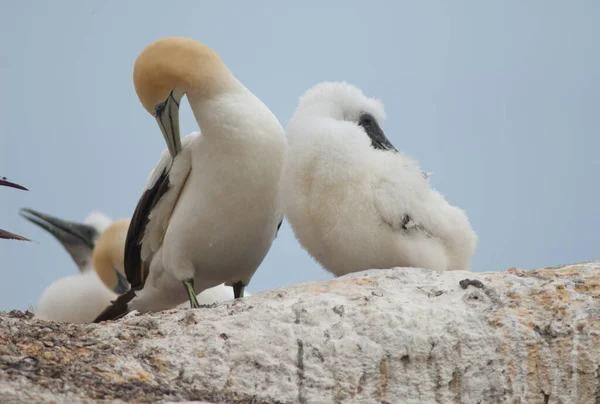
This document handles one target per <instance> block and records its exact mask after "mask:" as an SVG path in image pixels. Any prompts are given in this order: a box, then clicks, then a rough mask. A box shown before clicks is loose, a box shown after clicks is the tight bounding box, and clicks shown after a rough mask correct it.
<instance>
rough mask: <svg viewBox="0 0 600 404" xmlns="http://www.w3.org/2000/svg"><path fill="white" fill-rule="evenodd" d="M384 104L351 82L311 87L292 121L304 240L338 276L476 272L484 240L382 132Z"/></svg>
mask: <svg viewBox="0 0 600 404" xmlns="http://www.w3.org/2000/svg"><path fill="white" fill-rule="evenodd" d="M384 117H385V114H384V110H383V104H382V103H381V102H379V101H378V100H375V99H371V98H367V97H366V96H365V95H364V94H363V93H362V91H361V90H360V89H358V88H357V87H354V86H352V85H349V84H347V83H330V82H325V83H320V84H318V85H317V86H315V87H313V88H312V89H310V90H308V91H307V92H306V93H305V94H304V95H303V96H302V97H301V98H300V101H299V104H298V107H297V109H296V111H295V113H294V115H293V116H292V118H291V119H290V121H289V124H288V129H287V134H288V142H289V145H290V146H289V147H290V151H289V157H288V159H287V165H286V170H285V173H284V176H283V180H282V190H281V192H282V198H283V207H284V213H285V215H286V216H287V217H288V221H289V222H290V224H291V226H292V229H293V230H294V233H295V234H296V237H297V238H298V240H299V241H300V243H301V244H302V246H303V247H304V249H306V250H307V251H308V252H309V253H310V254H311V255H312V256H313V257H314V258H315V259H316V260H317V261H318V262H319V263H320V264H321V265H322V266H323V267H324V268H325V269H326V270H328V271H330V272H332V273H333V274H335V275H337V276H341V275H344V274H347V273H350V272H356V271H360V270H364V269H369V268H392V267H397V266H402V267H421V268H429V269H437V270H468V269H469V266H470V259H471V256H472V255H473V254H474V252H475V246H476V242H477V236H476V234H475V232H474V231H473V230H472V228H471V225H470V224H469V220H468V219H467V216H466V215H465V213H464V212H463V211H462V210H461V209H458V208H456V207H453V206H451V205H449V204H448V203H447V202H446V200H445V199H444V197H443V196H442V195H440V194H439V193H438V192H437V191H435V190H434V189H432V188H431V187H430V185H429V174H425V173H422V172H421V170H420V169H419V167H418V165H417V163H416V162H415V161H413V160H412V159H410V158H409V157H407V156H405V155H404V154H402V153H400V152H398V151H397V150H396V148H395V147H394V146H393V145H392V143H391V142H390V141H389V140H388V139H387V138H386V136H385V134H384V132H383V130H382V129H381V127H380V122H381V121H382V120H383V119H384Z"/></svg>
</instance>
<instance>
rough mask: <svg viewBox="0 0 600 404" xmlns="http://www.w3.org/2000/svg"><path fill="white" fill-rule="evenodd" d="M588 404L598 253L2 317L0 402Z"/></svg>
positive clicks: (597, 354)
mask: <svg viewBox="0 0 600 404" xmlns="http://www.w3.org/2000/svg"><path fill="white" fill-rule="evenodd" d="M100 400H115V401H116V402H132V401H136V402H152V401H161V402H175V401H194V400H196V401H197V402H209V403H217V402H231V403H279V402H281V403H322V402H323V403H324V402H326V403H336V402H340V403H342V402H361V403H362V402H379V403H413V402H414V403H418V402H431V403H435V402H437V403H486V404H487V403H507V402H508V403H567V402H570V403H600V261H595V262H589V263H584V264H577V265H569V266H564V267H559V268H545V269H539V270H534V271H522V270H519V269H515V268H512V269H509V270H507V271H504V272H496V273H473V272H460V271H456V272H445V273H438V272H435V271H428V270H420V269H407V268H398V269H391V270H371V271H365V272H360V273H357V274H352V275H348V276H344V277H341V278H337V279H334V280H330V281H322V282H311V283H304V284H298V285H292V286H289V287H286V288H282V289H279V290H273V291H270V292H264V293H260V294H257V295H254V296H251V297H248V298H244V299H241V300H238V301H231V302H226V303H222V304H219V305H214V306H210V307H206V308H201V309H197V310H190V309H178V310H171V311H166V312H161V313H155V314H149V315H142V316H134V317H129V318H125V319H122V320H120V321H117V322H109V323H103V324H99V325H95V324H90V325H66V324H58V323H49V322H44V321H41V320H34V319H31V316H30V315H29V314H27V313H21V312H11V313H6V314H2V315H1V316H0V402H2V403H12V402H53V401H54V402H69V403H76V402H95V401H100Z"/></svg>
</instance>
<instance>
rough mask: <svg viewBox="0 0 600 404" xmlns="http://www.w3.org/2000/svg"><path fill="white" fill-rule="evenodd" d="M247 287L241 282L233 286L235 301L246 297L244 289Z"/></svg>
mask: <svg viewBox="0 0 600 404" xmlns="http://www.w3.org/2000/svg"><path fill="white" fill-rule="evenodd" d="M245 287H246V285H244V284H243V283H242V282H241V281H240V282H237V283H235V284H234V285H233V297H234V298H235V299H239V298H240V297H244V288H245Z"/></svg>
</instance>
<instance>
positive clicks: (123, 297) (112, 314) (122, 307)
mask: <svg viewBox="0 0 600 404" xmlns="http://www.w3.org/2000/svg"><path fill="white" fill-rule="evenodd" d="M135 296H136V294H135V290H134V289H129V290H128V291H127V292H125V293H122V294H120V295H119V297H117V298H116V299H115V300H113V301H112V302H111V305H110V306H108V307H107V308H106V309H104V311H103V312H102V313H100V314H99V315H98V317H96V319H95V320H94V323H99V322H101V321H107V320H117V319H119V318H121V317H123V316H125V315H126V314H127V313H129V312H130V311H131V310H129V308H128V307H127V306H128V303H129V302H130V301H131V299H133V298H134V297H135Z"/></svg>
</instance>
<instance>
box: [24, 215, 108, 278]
mask: <svg viewBox="0 0 600 404" xmlns="http://www.w3.org/2000/svg"><path fill="white" fill-rule="evenodd" d="M19 213H20V215H21V216H23V217H24V218H25V219H27V220H29V221H30V222H32V223H33V224H35V225H37V226H39V227H41V228H42V229H44V230H46V231H47V232H49V233H50V234H52V235H53V236H54V237H55V238H56V239H57V240H58V241H59V242H60V243H61V244H62V245H63V247H64V248H65V249H66V250H67V252H68V253H69V254H70V255H71V258H73V261H75V264H77V267H78V268H79V270H80V271H82V272H83V271H86V270H87V269H88V268H89V267H90V265H91V263H92V251H93V249H94V246H95V243H96V239H97V238H98V236H99V235H100V232H101V230H103V229H102V228H98V227H96V226H95V224H90V223H77V222H70V221H67V220H62V219H59V218H57V217H54V216H50V215H47V214H44V213H41V212H37V211H35V210H33V209H28V208H24V209H21V211H20V212H19ZM109 220H110V219H109Z"/></svg>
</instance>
